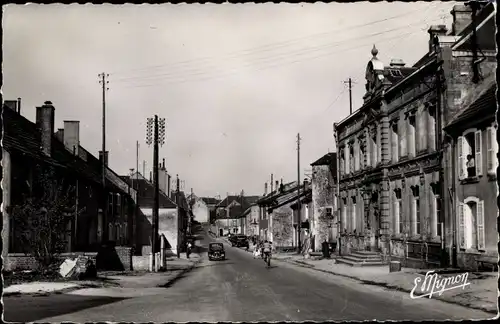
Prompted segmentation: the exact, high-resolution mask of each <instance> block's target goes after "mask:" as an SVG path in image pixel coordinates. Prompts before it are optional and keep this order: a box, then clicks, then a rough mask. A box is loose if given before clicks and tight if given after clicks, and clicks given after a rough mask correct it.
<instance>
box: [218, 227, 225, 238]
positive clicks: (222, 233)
mask: <svg viewBox="0 0 500 324" xmlns="http://www.w3.org/2000/svg"><path fill="white" fill-rule="evenodd" d="M219 236H220V237H222V236H224V230H223V229H222V228H219Z"/></svg>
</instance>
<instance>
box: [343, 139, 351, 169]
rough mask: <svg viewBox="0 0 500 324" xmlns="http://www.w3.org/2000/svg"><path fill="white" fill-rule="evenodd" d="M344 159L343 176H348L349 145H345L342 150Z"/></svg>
mask: <svg viewBox="0 0 500 324" xmlns="http://www.w3.org/2000/svg"><path fill="white" fill-rule="evenodd" d="M344 157H345V174H349V163H350V161H349V144H346V146H345V149H344Z"/></svg>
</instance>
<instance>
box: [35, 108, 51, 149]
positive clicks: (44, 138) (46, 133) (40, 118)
mask: <svg viewBox="0 0 500 324" xmlns="http://www.w3.org/2000/svg"><path fill="white" fill-rule="evenodd" d="M54 118H55V108H54V106H53V105H52V102H50V101H45V103H44V104H43V106H41V107H36V125H37V127H38V129H39V131H40V149H41V150H42V152H43V153H44V154H45V155H47V156H50V155H51V152H52V136H53V134H54Z"/></svg>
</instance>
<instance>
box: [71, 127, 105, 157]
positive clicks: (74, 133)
mask: <svg viewBox="0 0 500 324" xmlns="http://www.w3.org/2000/svg"><path fill="white" fill-rule="evenodd" d="M63 139H64V146H65V147H66V149H67V150H68V151H70V152H71V153H73V154H74V155H76V156H78V153H79V147H80V122H79V121H78V120H65V121H64V133H63ZM106 165H108V161H107V156H106Z"/></svg>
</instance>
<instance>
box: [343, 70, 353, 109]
mask: <svg viewBox="0 0 500 324" xmlns="http://www.w3.org/2000/svg"><path fill="white" fill-rule="evenodd" d="M344 83H347V84H348V85H349V115H351V114H352V79H351V78H349V79H348V80H347V81H344Z"/></svg>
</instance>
